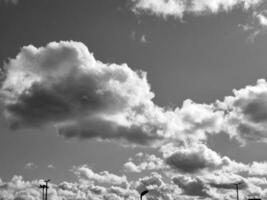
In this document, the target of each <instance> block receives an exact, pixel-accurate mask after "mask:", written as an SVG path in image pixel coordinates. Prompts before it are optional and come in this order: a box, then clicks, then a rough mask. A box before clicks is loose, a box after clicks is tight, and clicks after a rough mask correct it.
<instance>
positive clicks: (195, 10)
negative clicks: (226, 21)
mask: <svg viewBox="0 0 267 200" xmlns="http://www.w3.org/2000/svg"><path fill="white" fill-rule="evenodd" d="M262 2H263V1H262V0H215V1H214V0H190V1H183V0H169V1H165V0H132V3H133V8H132V9H133V11H134V12H136V13H140V12H146V13H149V14H153V15H156V16H162V17H168V16H172V17H175V18H182V17H183V16H184V15H185V14H194V15H204V14H207V13H211V14H215V13H218V12H222V11H224V12H227V11H230V10H233V9H234V8H237V7H241V8H243V9H250V8H254V7H256V6H258V5H260V4H261V3H262Z"/></svg>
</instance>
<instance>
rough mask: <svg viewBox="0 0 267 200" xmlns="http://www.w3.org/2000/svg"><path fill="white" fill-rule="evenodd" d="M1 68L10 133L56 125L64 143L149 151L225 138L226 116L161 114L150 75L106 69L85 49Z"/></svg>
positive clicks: (79, 46) (46, 52)
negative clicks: (105, 143)
mask: <svg viewBox="0 0 267 200" xmlns="http://www.w3.org/2000/svg"><path fill="white" fill-rule="evenodd" d="M4 69H6V71H4V76H3V77H4V78H3V83H2V88H1V90H0V97H1V100H2V104H3V107H4V115H5V116H6V118H7V119H8V121H9V123H10V127H11V128H13V129H18V128H40V127H43V126H46V125H48V124H53V125H55V126H56V128H57V130H58V133H59V134H60V135H62V136H64V137H66V138H99V139H102V140H116V141H121V142H123V143H128V144H142V145H152V146H153V145H158V144H161V143H163V142H165V140H175V141H182V142H188V141H199V140H201V141H205V140H206V139H207V134H215V133H218V132H220V127H221V126H220V124H221V122H222V120H221V119H222V116H221V115H222V114H223V113H222V112H221V111H216V110H215V107H214V106H213V105H206V104H197V103H194V102H193V101H191V100H186V101H185V102H184V104H183V105H182V107H181V108H176V109H174V110H172V109H166V108H162V107H159V106H157V105H156V104H154V102H153V97H154V94H153V92H152V91H151V90H150V85H149V83H148V82H147V78H146V73H145V72H141V71H133V70H132V69H130V68H129V67H128V66H127V65H126V64H121V65H117V64H104V63H102V62H101V61H98V60H96V59H95V58H94V56H93V54H92V53H90V52H89V51H88V49H87V47H86V46H85V45H84V44H83V43H80V42H73V41H70V42H59V43H57V42H51V43H49V44H48V45H47V46H45V47H40V48H36V47H34V46H32V45H30V46H26V47H23V48H22V49H21V52H20V53H19V54H18V55H17V56H16V58H14V59H11V60H9V62H8V63H6V64H5V65H4Z"/></svg>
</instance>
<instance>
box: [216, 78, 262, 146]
mask: <svg viewBox="0 0 267 200" xmlns="http://www.w3.org/2000/svg"><path fill="white" fill-rule="evenodd" d="M266 102H267V83H266V81H265V80H263V79H261V80H258V81H257V84H256V85H254V86H246V87H245V88H243V89H240V90H234V96H229V97H226V98H225V99H224V101H223V102H218V107H220V108H221V109H224V110H225V112H226V113H227V114H226V116H225V131H226V132H227V133H229V135H230V136H231V137H235V138H236V139H238V140H239V141H240V142H242V143H243V144H245V143H247V142H266V141H267V140H266V138H267V135H266V131H265V130H266V126H267V103H266Z"/></svg>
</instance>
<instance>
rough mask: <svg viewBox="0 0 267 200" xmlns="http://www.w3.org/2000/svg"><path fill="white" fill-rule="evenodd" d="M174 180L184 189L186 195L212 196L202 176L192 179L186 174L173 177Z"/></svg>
mask: <svg viewBox="0 0 267 200" xmlns="http://www.w3.org/2000/svg"><path fill="white" fill-rule="evenodd" d="M172 181H173V183H174V184H176V185H178V186H179V187H180V188H181V189H182V190H183V193H184V194H185V195H189V196H198V197H203V198H207V197H211V195H210V194H209V188H208V186H207V185H206V184H205V183H204V182H203V181H202V180H201V179H200V178H194V179H191V178H189V177H186V176H176V177H173V178H172Z"/></svg>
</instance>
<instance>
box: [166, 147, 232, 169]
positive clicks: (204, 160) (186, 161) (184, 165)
mask: <svg viewBox="0 0 267 200" xmlns="http://www.w3.org/2000/svg"><path fill="white" fill-rule="evenodd" d="M165 160H166V163H167V164H168V165H169V166H171V167H172V168H174V169H176V170H178V171H180V172H182V173H196V172H200V171H201V170H216V169H219V168H222V166H223V165H227V164H228V159H227V157H223V158H222V157H221V156H220V155H218V154H217V153H216V152H215V151H212V150H211V149H209V148H208V147H207V146H206V145H203V144H200V145H194V146H190V147H186V148H184V147H181V148H177V150H176V151H174V152H173V153H171V155H169V156H167V157H166V159H165Z"/></svg>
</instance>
